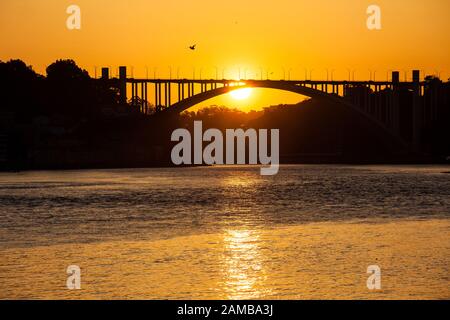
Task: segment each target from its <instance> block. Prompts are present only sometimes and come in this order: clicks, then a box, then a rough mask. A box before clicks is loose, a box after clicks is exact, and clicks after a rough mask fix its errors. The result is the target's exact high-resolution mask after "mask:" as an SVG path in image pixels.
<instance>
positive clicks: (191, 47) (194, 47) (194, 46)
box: [189, 44, 197, 50]
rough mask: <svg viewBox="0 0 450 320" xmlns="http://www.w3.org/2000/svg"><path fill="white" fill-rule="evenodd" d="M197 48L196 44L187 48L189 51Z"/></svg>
mask: <svg viewBox="0 0 450 320" xmlns="http://www.w3.org/2000/svg"><path fill="white" fill-rule="evenodd" d="M196 48H197V45H196V44H194V45H193V46H190V47H189V49H191V50H195V49H196Z"/></svg>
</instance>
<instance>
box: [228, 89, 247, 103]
mask: <svg viewBox="0 0 450 320" xmlns="http://www.w3.org/2000/svg"><path fill="white" fill-rule="evenodd" d="M251 94H252V88H242V89H237V90H233V91H230V95H231V97H232V98H233V99H235V100H245V99H248V98H249V97H250V96H251Z"/></svg>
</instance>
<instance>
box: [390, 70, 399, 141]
mask: <svg viewBox="0 0 450 320" xmlns="http://www.w3.org/2000/svg"><path fill="white" fill-rule="evenodd" d="M399 89H400V73H399V72H398V71H393V72H392V103H391V112H390V114H391V120H392V129H393V130H394V132H395V133H396V134H400V102H399V98H400V97H399Z"/></svg>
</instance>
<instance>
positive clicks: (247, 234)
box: [223, 229, 267, 299]
mask: <svg viewBox="0 0 450 320" xmlns="http://www.w3.org/2000/svg"><path fill="white" fill-rule="evenodd" d="M223 243H224V247H225V250H224V254H223V272H224V278H225V280H224V287H225V288H224V290H225V295H226V296H227V298H228V299H258V298H260V297H261V296H262V295H263V294H266V293H267V292H262V291H261V290H260V289H259V288H261V287H262V283H263V282H264V279H265V273H264V268H263V261H262V257H261V252H260V247H259V244H260V234H259V232H257V231H255V230H245V229H243V230H227V231H226V232H225V233H224V239H223Z"/></svg>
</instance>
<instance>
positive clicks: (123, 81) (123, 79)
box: [119, 66, 127, 104]
mask: <svg viewBox="0 0 450 320" xmlns="http://www.w3.org/2000/svg"><path fill="white" fill-rule="evenodd" d="M119 100H120V103H121V104H126V103H127V67H124V66H122V67H119Z"/></svg>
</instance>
